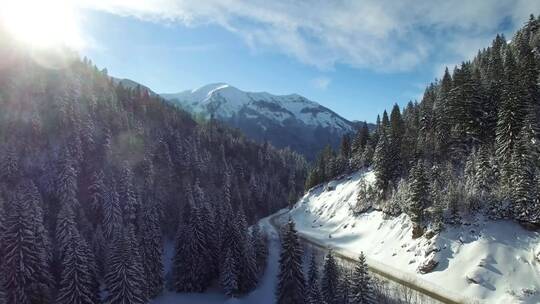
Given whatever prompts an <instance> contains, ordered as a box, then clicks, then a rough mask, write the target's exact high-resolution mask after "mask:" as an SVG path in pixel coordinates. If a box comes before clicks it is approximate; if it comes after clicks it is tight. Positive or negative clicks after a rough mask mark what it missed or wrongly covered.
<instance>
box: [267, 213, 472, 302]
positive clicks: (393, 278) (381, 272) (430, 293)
mask: <svg viewBox="0 0 540 304" xmlns="http://www.w3.org/2000/svg"><path fill="white" fill-rule="evenodd" d="M284 214H285V212H278V213H276V214H274V215H272V216H271V217H270V219H269V222H270V224H271V225H272V226H273V227H274V229H276V231H279V230H280V225H279V224H278V223H277V219H278V218H279V217H280V216H282V215H284ZM299 238H300V239H302V241H304V242H306V243H308V244H310V245H312V246H314V247H317V248H319V249H322V250H324V251H327V250H329V248H328V247H327V246H326V245H324V244H322V243H321V242H320V241H318V240H315V239H311V238H307V237H306V236H303V235H299ZM334 254H335V255H336V256H337V257H339V258H340V259H342V260H345V261H348V262H351V263H354V262H356V261H355V259H352V258H351V257H349V256H346V255H344V254H342V253H340V252H339V251H334ZM369 270H370V271H371V272H373V273H375V274H377V275H379V276H381V277H383V278H385V279H387V280H389V281H392V282H395V283H398V284H400V285H403V286H406V287H408V288H410V289H412V290H415V291H417V292H418V293H421V294H423V295H425V296H427V297H429V298H431V299H434V300H437V301H439V302H441V303H446V304H464V302H457V301H456V300H455V299H450V298H448V297H446V296H444V295H441V294H438V293H436V292H433V291H432V290H429V289H426V288H424V287H422V286H418V285H415V284H413V283H411V282H409V281H407V280H403V279H401V278H399V277H396V276H395V275H393V274H391V273H389V272H387V271H385V270H383V269H378V268H375V267H373V266H369Z"/></svg>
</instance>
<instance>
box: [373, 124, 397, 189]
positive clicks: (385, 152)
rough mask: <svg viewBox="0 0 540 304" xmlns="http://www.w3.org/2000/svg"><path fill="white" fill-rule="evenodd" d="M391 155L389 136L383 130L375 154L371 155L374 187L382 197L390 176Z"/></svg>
mask: <svg viewBox="0 0 540 304" xmlns="http://www.w3.org/2000/svg"><path fill="white" fill-rule="evenodd" d="M391 153H392V152H391V146H390V140H389V134H388V132H387V130H386V129H385V128H383V129H382V130H381V133H380V135H379V142H378V143H377V146H376V148H375V154H374V155H373V168H374V170H375V176H376V178H377V181H376V185H377V188H378V189H379V192H380V193H382V194H383V195H384V194H385V193H386V190H387V189H388V185H389V182H390V179H391V175H392V173H391V169H392V165H391Z"/></svg>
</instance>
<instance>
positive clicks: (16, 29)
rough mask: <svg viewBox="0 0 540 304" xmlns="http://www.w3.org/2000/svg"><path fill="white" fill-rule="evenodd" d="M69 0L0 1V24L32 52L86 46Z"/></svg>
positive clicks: (76, 48)
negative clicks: (32, 49)
mask: <svg viewBox="0 0 540 304" xmlns="http://www.w3.org/2000/svg"><path fill="white" fill-rule="evenodd" d="M70 2H71V1H70V0H0V3H1V4H2V5H1V6H0V7H1V8H0V22H2V23H3V26H4V27H5V29H6V30H7V32H8V33H10V34H11V36H13V37H14V38H15V39H17V40H19V41H21V42H22V43H25V44H27V45H29V46H31V47H33V48H43V49H50V48H58V47H68V48H70V49H74V50H79V49H81V48H82V47H83V45H84V43H83V40H82V37H81V35H80V31H79V27H78V18H77V14H76V10H75V8H74V7H73V6H72V5H71V3H70Z"/></svg>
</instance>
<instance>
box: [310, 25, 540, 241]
mask: <svg viewBox="0 0 540 304" xmlns="http://www.w3.org/2000/svg"><path fill="white" fill-rule="evenodd" d="M539 70H540V19H537V18H535V17H534V16H532V15H531V18H530V20H529V21H528V22H526V23H525V25H524V26H523V27H522V28H521V29H520V30H519V31H517V32H516V34H515V36H514V37H513V38H512V40H511V42H509V41H507V40H506V38H505V37H504V36H502V35H498V36H497V37H496V38H495V39H494V40H493V43H492V45H491V46H490V47H487V48H485V49H483V50H480V51H479V52H478V55H477V56H476V57H475V58H474V59H473V60H471V61H467V62H463V63H462V64H461V65H460V66H457V67H455V68H454V70H453V71H452V72H450V71H449V70H448V69H447V70H446V71H445V73H444V75H443V77H442V79H440V80H436V81H435V82H434V83H432V84H430V85H429V86H428V87H427V88H426V91H425V93H424V96H423V98H422V101H421V102H420V103H416V102H409V103H408V105H407V106H406V107H405V108H404V109H400V108H399V107H398V106H397V105H395V106H394V107H393V109H392V111H391V112H390V115H388V114H387V112H386V111H385V112H384V113H383V114H382V119H377V125H378V127H377V130H376V131H375V132H374V133H372V134H370V133H369V132H366V130H365V129H361V130H360V131H359V132H358V133H357V135H356V136H355V137H354V138H353V139H352V140H351V139H350V138H349V137H344V138H343V140H342V145H341V149H340V151H339V152H338V153H335V152H334V151H332V150H331V149H326V150H324V151H323V152H322V153H321V155H320V156H319V158H318V161H317V163H316V164H315V166H314V167H313V168H312V169H311V170H310V172H309V174H308V179H307V187H308V188H309V187H312V186H314V185H317V184H319V183H321V182H323V181H326V180H329V179H331V178H333V177H336V176H339V175H341V174H342V173H345V172H348V171H351V170H352V169H358V168H362V167H367V166H372V167H373V168H374V170H375V174H376V186H375V187H370V186H367V185H364V187H363V189H362V190H361V191H360V194H359V197H358V205H357V206H356V207H355V208H356V209H355V210H356V211H357V212H362V211H364V210H367V209H369V208H372V207H373V208H377V209H382V210H383V211H384V212H385V213H386V214H389V215H399V214H401V213H402V212H406V213H408V214H409V215H410V216H411V218H412V220H413V221H414V222H415V223H416V225H417V229H416V230H415V233H420V234H421V233H422V228H424V227H426V226H428V227H433V228H435V229H436V230H440V229H441V228H442V227H443V223H457V222H460V221H461V220H462V219H464V218H469V217H470V216H472V215H475V214H485V215H488V216H490V217H492V218H510V219H515V220H517V221H520V222H522V223H528V224H534V225H538V224H540V197H539V195H540V166H539V160H540V159H539V157H538V156H539V154H538V151H539V150H538V148H539V143H538V135H539V134H538V119H539V117H540V111H539V109H540V90H539ZM364 184H365V183H364ZM418 228H419V229H418Z"/></svg>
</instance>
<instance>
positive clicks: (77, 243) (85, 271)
mask: <svg viewBox="0 0 540 304" xmlns="http://www.w3.org/2000/svg"><path fill="white" fill-rule="evenodd" d="M58 221H59V224H58V225H57V226H58V227H59V228H61V229H57V231H56V233H57V247H58V248H60V250H61V253H60V255H59V265H60V267H61V274H60V284H59V290H58V293H57V295H56V302H55V303H57V304H96V303H98V299H99V295H98V289H97V288H96V287H97V286H96V284H95V282H96V281H97V278H96V277H95V272H94V267H95V265H93V263H94V258H93V257H92V256H90V254H91V251H90V248H89V247H88V244H87V243H86V240H85V239H84V238H83V237H81V235H80V233H79V231H78V230H77V226H76V224H75V216H74V214H73V211H72V210H71V206H68V205H64V206H62V210H61V211H60V213H59V214H58Z"/></svg>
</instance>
